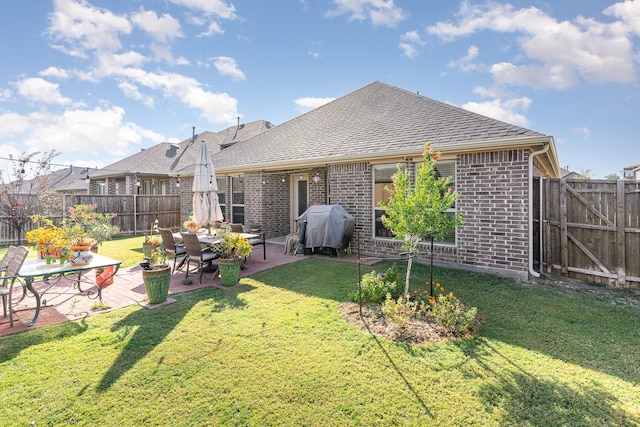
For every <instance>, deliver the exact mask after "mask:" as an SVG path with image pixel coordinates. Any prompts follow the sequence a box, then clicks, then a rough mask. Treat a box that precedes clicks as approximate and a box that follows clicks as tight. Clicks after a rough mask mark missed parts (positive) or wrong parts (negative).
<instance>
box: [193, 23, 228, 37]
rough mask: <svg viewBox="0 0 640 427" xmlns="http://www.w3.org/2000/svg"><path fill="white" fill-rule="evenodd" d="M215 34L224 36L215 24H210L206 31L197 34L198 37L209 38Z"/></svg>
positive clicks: (222, 31)
mask: <svg viewBox="0 0 640 427" xmlns="http://www.w3.org/2000/svg"><path fill="white" fill-rule="evenodd" d="M216 34H224V30H223V29H222V27H221V26H220V24H218V23H217V22H210V23H209V26H208V27H207V31H204V32H202V33H200V34H198V37H209V36H213V35H216Z"/></svg>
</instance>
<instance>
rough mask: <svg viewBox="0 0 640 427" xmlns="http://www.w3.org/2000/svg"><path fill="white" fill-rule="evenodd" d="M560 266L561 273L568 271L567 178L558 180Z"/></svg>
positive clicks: (564, 273)
mask: <svg viewBox="0 0 640 427" xmlns="http://www.w3.org/2000/svg"><path fill="white" fill-rule="evenodd" d="M560 259H561V262H560V264H561V265H560V268H561V271H562V274H563V275H566V274H567V273H568V272H569V268H568V267H569V240H568V237H567V180H566V179H561V180H560Z"/></svg>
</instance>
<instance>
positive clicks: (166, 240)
mask: <svg viewBox="0 0 640 427" xmlns="http://www.w3.org/2000/svg"><path fill="white" fill-rule="evenodd" d="M158 232H160V237H162V244H163V245H164V249H165V250H167V249H169V250H170V251H174V252H175V250H176V240H175V239H174V238H173V233H172V232H171V230H170V229H168V228H158Z"/></svg>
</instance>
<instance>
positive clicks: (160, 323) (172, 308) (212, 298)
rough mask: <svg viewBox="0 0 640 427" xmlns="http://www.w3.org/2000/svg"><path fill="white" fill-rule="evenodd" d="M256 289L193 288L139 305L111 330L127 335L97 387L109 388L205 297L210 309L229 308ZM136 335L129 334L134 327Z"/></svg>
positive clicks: (119, 335) (121, 336) (240, 304)
mask: <svg viewBox="0 0 640 427" xmlns="http://www.w3.org/2000/svg"><path fill="white" fill-rule="evenodd" d="M252 289H254V287H252V286H250V285H245V284H242V285H236V286H234V287H233V288H229V289H219V288H202V289H198V290H195V291H193V292H186V293H183V294H179V295H174V297H175V299H177V303H174V304H169V305H166V306H162V307H158V308H154V309H151V310H146V309H140V310H136V311H134V312H133V313H131V314H129V315H128V316H126V317H125V318H123V319H122V320H120V321H118V322H116V323H115V324H114V325H113V327H112V328H111V331H112V332H114V333H115V337H114V340H115V341H124V340H126V339H128V340H129V341H128V342H127V344H126V345H125V346H124V347H123V348H122V350H121V351H120V354H119V355H118V357H117V358H116V360H114V361H113V363H112V364H111V367H110V368H109V370H108V371H107V372H105V374H104V375H103V377H102V380H101V381H100V383H99V384H98V386H97V391H106V390H107V389H108V388H109V387H111V385H112V384H113V383H115V382H116V381H117V380H118V378H120V376H122V375H123V374H125V373H126V372H127V371H128V370H129V369H131V368H132V367H134V366H135V365H136V363H137V362H138V361H139V360H141V359H143V358H144V357H145V356H146V355H147V354H148V353H149V352H150V351H152V350H153V349H154V348H155V347H156V346H157V345H159V344H161V343H162V341H163V340H164V339H165V338H166V337H167V335H169V333H171V331H173V330H174V328H175V327H176V326H177V325H178V324H179V323H180V322H182V320H183V319H184V317H185V316H186V315H187V314H188V313H189V312H190V311H191V309H192V308H193V307H194V306H195V305H196V304H198V303H200V302H202V301H206V300H209V301H208V303H210V304H211V312H212V313H215V312H220V311H222V310H225V309H226V308H234V309H242V308H244V306H245V303H244V301H242V300H241V299H239V298H238V295H239V294H240V293H244V292H248V291H250V290H252ZM134 330H135V332H134V333H133V336H131V337H130V338H129V335H130V334H131V331H134Z"/></svg>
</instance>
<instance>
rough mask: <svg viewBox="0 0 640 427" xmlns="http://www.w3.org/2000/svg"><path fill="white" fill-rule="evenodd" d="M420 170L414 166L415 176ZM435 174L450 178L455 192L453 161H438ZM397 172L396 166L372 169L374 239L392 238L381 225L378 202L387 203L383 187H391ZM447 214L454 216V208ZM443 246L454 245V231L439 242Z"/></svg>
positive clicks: (383, 212) (382, 212) (386, 191)
mask: <svg viewBox="0 0 640 427" xmlns="http://www.w3.org/2000/svg"><path fill="white" fill-rule="evenodd" d="M419 168H420V164H417V165H416V169H415V172H416V173H415V174H414V176H415V175H417V171H418V169H419ZM435 169H436V174H437V176H438V177H442V176H449V177H451V181H450V183H449V187H451V188H452V190H455V189H456V187H455V185H456V182H455V172H456V163H455V162H454V161H443V160H440V161H438V162H437V163H436V165H435ZM397 170H398V166H397V165H377V166H374V167H373V201H374V207H373V221H374V224H373V229H374V237H376V238H392V237H393V234H392V233H391V231H390V230H388V229H387V228H386V227H385V226H384V224H382V216H383V215H384V214H385V211H384V209H382V208H381V207H380V206H379V203H380V202H385V203H387V202H388V201H389V195H390V194H389V191H388V190H386V189H385V187H389V188H390V187H392V186H393V181H392V176H393V174H395V173H396V172H397ZM448 213H449V214H450V215H454V214H455V206H453V207H452V208H451V209H450V210H449V211H448ZM439 243H444V244H455V230H451V232H450V233H447V235H446V236H445V239H444V241H442V242H439Z"/></svg>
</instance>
